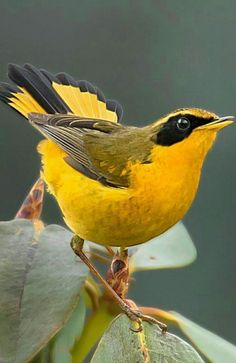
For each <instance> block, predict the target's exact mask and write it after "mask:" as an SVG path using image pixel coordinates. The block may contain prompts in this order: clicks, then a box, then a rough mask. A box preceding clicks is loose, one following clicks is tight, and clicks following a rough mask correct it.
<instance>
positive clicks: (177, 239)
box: [130, 222, 197, 272]
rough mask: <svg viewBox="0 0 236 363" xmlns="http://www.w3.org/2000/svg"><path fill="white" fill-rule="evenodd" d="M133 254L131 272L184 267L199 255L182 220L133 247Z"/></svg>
mask: <svg viewBox="0 0 236 363" xmlns="http://www.w3.org/2000/svg"><path fill="white" fill-rule="evenodd" d="M132 251H133V254H132ZM131 254H132V256H131V258H130V271H131V272H135V271H142V270H155V269H161V268H177V267H183V266H186V265H189V264H190V263H192V262H193V261H194V260H195V259H196V256H197V252H196V248H195V246H194V244H193V241H192V239H191V237H190V235H189V233H188V231H187V229H186V228H185V226H184V225H183V223H182V222H179V223H177V224H176V225H175V226H174V227H172V228H171V229H169V230H168V231H167V232H165V233H164V234H162V235H161V236H159V237H156V238H154V239H152V240H151V241H149V242H147V243H145V244H143V245H140V246H137V247H133V248H132V249H131Z"/></svg>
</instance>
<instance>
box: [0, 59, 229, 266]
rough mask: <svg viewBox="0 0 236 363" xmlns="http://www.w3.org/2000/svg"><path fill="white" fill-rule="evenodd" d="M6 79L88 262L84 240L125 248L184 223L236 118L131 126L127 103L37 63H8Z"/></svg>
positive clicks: (176, 118) (190, 115) (7, 93)
mask: <svg viewBox="0 0 236 363" xmlns="http://www.w3.org/2000/svg"><path fill="white" fill-rule="evenodd" d="M8 77H9V79H10V83H4V82H1V83H0V100H1V101H3V102H4V103H6V104H8V105H9V106H10V107H12V108H14V109H15V110H16V111H18V112H19V113H20V114H21V115H23V116H24V117H25V118H27V119H28V120H29V122H30V124H31V125H32V126H33V127H34V128H36V129H37V130H38V131H39V132H40V133H41V134H42V135H43V137H44V139H43V140H42V141H41V142H40V143H39V145H38V152H39V154H40V155H41V159H42V174H43V178H44V180H45V182H46V184H47V187H48V191H49V192H50V193H51V194H52V195H53V196H54V197H55V199H56V201H57V203H58V205H59V207H60V209H61V211H62V214H63V217H64V220H65V223H66V224H67V225H68V227H69V228H70V229H71V230H72V231H73V232H74V234H75V236H76V238H75V239H74V243H72V247H74V248H73V249H74V250H75V251H76V249H77V248H76V246H75V245H76V244H77V246H78V245H79V251H78V250H77V252H78V254H79V255H80V257H82V259H83V258H84V261H85V256H84V254H83V255H82V254H81V253H82V252H81V251H82V248H83V241H84V240H89V241H92V242H95V243H97V244H100V245H103V246H116V247H120V248H121V249H126V248H128V247H130V246H134V245H138V244H141V243H145V242H147V241H149V240H150V239H152V238H154V237H157V236H159V235H161V234H162V233H164V232H165V231H167V230H168V229H169V228H170V227H172V226H173V225H175V224H176V223H177V222H178V221H180V220H181V219H182V218H183V217H184V216H185V214H186V213H187V211H188V210H189V208H190V206H191V204H192V202H193V200H194V198H195V196H196V193H197V189H198V185H199V181H200V176H201V171H202V166H203V163H204V160H205V158H206V156H207V154H208V152H209V150H210V149H211V147H212V146H213V144H214V142H215V139H216V136H217V134H218V131H219V130H221V129H223V128H224V127H226V126H228V125H231V124H232V122H233V116H226V117H220V116H218V115H217V114H215V113H213V112H210V111H206V110H203V109H200V108H179V109H177V110H175V111H172V112H170V113H169V114H167V115H164V116H162V117H160V118H158V119H157V120H156V121H154V122H152V123H150V124H147V125H145V126H143V127H135V126H128V125H124V124H122V117H123V110H122V107H121V105H120V104H119V103H118V102H117V101H114V100H109V99H106V98H105V96H104V95H103V93H102V92H101V91H100V90H99V89H98V88H97V87H96V86H94V85H92V84H91V83H89V82H88V81H83V80H80V81H76V80H75V79H74V78H73V77H71V76H70V75H68V74H66V73H58V74H55V75H54V74H52V73H50V72H48V71H46V70H44V69H38V68H36V67H34V66H32V65H30V64H24V65H23V66H19V65H15V64H10V65H9V67H8ZM85 262H87V263H88V261H87V260H86V261H85Z"/></svg>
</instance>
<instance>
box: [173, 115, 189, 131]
mask: <svg viewBox="0 0 236 363" xmlns="http://www.w3.org/2000/svg"><path fill="white" fill-rule="evenodd" d="M176 126H177V129H178V130H179V131H186V130H188V129H189V128H190V121H189V119H187V118H186V117H180V118H179V119H178V120H177V123H176Z"/></svg>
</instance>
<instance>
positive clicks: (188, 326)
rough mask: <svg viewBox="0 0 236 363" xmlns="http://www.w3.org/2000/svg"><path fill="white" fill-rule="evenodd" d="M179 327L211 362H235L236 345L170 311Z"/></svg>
mask: <svg viewBox="0 0 236 363" xmlns="http://www.w3.org/2000/svg"><path fill="white" fill-rule="evenodd" d="M170 314H171V315H173V316H174V317H175V318H176V322H177V324H178V325H179V327H180V329H181V330H182V331H183V333H184V334H185V335H187V336H188V337H189V339H190V340H191V341H192V342H193V343H194V345H195V346H196V347H197V348H198V349H199V351H200V352H202V353H203V354H204V355H205V356H206V357H207V358H208V359H209V360H210V361H211V362H213V363H233V362H236V346H235V345H233V344H231V343H229V342H227V341H226V340H224V339H223V338H220V337H219V336H217V335H216V334H213V333H212V332H210V331H209V330H207V329H204V328H202V327H201V326H199V325H197V324H195V323H193V322H192V321H191V320H189V319H187V318H185V317H184V316H182V315H180V314H178V313H176V312H174V311H171V312H170Z"/></svg>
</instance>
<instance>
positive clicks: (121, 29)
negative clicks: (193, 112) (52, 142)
mask: <svg viewBox="0 0 236 363" xmlns="http://www.w3.org/2000/svg"><path fill="white" fill-rule="evenodd" d="M0 14H1V22H0V55H1V56H0V79H1V80H5V81H6V70H7V64H8V63H9V62H16V63H19V64H23V63H25V62H30V63H32V64H34V65H36V66H40V67H43V68H46V69H48V70H50V71H52V72H59V71H65V72H68V73H70V74H72V75H73V76H74V77H76V78H77V79H87V80H89V81H90V82H92V83H94V84H95V85H97V86H99V87H100V88H101V90H103V92H104V93H105V95H107V96H109V98H114V99H117V100H118V101H119V102H120V103H121V104H122V105H123V107H124V111H125V114H124V122H125V123H127V124H133V125H144V124H147V123H149V122H151V121H154V120H155V119H157V118H158V117H159V116H161V115H163V114H165V113H167V112H169V111H171V110H173V109H175V108H177V107H184V106H196V107H202V108H206V109H209V110H212V111H214V112H216V113H218V114H220V115H228V114H229V115H231V114H232V115H236V40H235V39H236V21H235V14H236V2H235V1H233V0H232V1H229V0H225V1H224V2H223V1H222V0H214V1H213V0H208V1H204V0H198V1H194V0H179V1H175V0H156V1H145V2H144V1H140V0H139V1H137V0H136V1H122V0H120V1H111V0H106V1H105V0H103V1H91V0H90V1H85V0H84V1H81V0H80V1H79V0H73V1H72V0H70V1H61V0H51V1H50V2H49V1H26V0H22V1H20V2H19V1H16V0H15V1H13V0H12V1H3V0H1V3H0ZM0 124H1V133H0V170H1V178H0V196H1V204H0V218H1V219H2V220H7V219H11V218H12V217H13V216H14V214H15V213H16V211H17V209H18V207H19V205H20V204H21V201H22V200H23V198H24V197H25V195H26V193H27V191H28V189H29V187H30V186H31V185H32V184H33V182H34V181H35V179H36V178H37V176H38V174H39V165H40V162H39V157H38V155H37V153H36V151H35V147H36V144H37V142H38V141H39V140H40V135H39V134H37V133H36V132H35V131H34V130H33V129H32V128H31V127H30V126H29V125H28V124H27V122H26V121H25V120H24V119H23V118H21V117H20V116H19V115H17V114H16V113H14V112H13V111H11V110H10V109H8V108H7V107H5V106H4V105H2V104H1V105H0ZM235 163H236V126H233V127H230V128H227V129H225V130H224V131H223V132H222V133H221V134H220V136H219V138H218V141H217V143H216V144H215V146H214V149H213V150H212V151H211V153H210V154H209V157H208V158H207V161H206V163H205V166H204V170H203V174H202V179H201V185H200V189H199V192H198V195H197V198H196V200H195V202H194V204H193V206H192V208H191V210H190V212H189V213H188V215H187V216H186V218H185V224H186V226H187V227H188V230H189V232H190V234H191V236H192V237H193V240H194V242H195V244H196V246H197V250H198V259H197V261H196V262H195V263H194V264H193V265H192V266H190V267H187V268H184V269H179V270H163V271H155V272H142V273H139V274H137V275H136V280H137V281H136V284H135V285H134V286H133V288H132V289H131V296H132V297H133V298H134V299H136V301H137V302H138V303H139V304H141V305H152V306H158V307H161V308H164V309H172V310H176V311H178V312H180V313H182V314H183V315H185V316H186V317H188V318H190V319H192V320H194V321H195V322H197V323H199V324H200V325H203V326H205V327H207V328H208V329H210V330H212V331H214V332H216V333H217V334H219V335H221V336H223V337H225V338H226V339H228V340H229V341H231V342H233V343H236V325H235V311H236V220H235V219H236V188H235V186H236V168H235ZM44 219H45V220H46V222H50V223H55V222H57V223H61V222H62V220H61V217H60V213H59V211H58V208H57V205H56V203H55V201H54V200H53V199H52V198H51V197H49V196H47V198H46V203H45V208H44Z"/></svg>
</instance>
